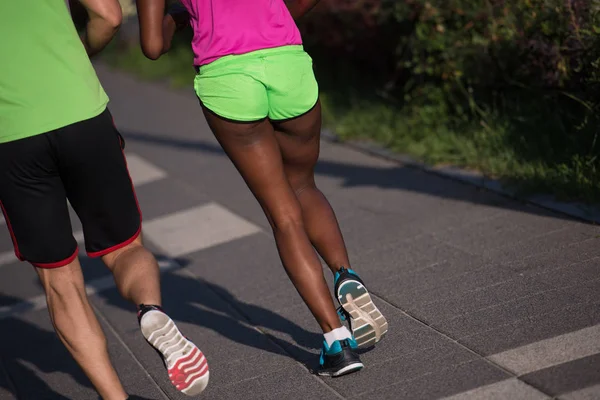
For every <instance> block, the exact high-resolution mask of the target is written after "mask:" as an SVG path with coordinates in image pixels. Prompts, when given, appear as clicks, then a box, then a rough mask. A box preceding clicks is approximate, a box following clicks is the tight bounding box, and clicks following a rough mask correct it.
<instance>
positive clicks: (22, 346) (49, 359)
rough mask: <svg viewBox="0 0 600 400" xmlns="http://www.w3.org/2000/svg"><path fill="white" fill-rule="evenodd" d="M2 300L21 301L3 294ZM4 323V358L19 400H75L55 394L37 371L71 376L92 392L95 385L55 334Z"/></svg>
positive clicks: (16, 321) (20, 322) (1, 350)
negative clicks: (91, 389)
mask: <svg viewBox="0 0 600 400" xmlns="http://www.w3.org/2000/svg"><path fill="white" fill-rule="evenodd" d="M0 299H1V300H2V302H5V303H15V302H18V301H19V300H18V299H13V298H7V296H6V295H3V294H0ZM1 323H2V331H3V332H5V333H4V334H3V340H0V357H1V358H2V364H3V365H4V367H5V368H6V370H7V371H6V372H7V374H8V377H7V379H10V381H11V382H12V384H13V385H14V386H15V387H16V389H17V392H18V393H15V395H16V396H17V398H19V399H36V400H37V399H40V400H42V399H43V400H72V399H69V398H67V397H65V396H63V395H61V394H59V393H57V392H55V391H54V390H52V389H51V388H50V387H49V386H48V384H47V383H46V382H44V380H43V378H42V377H40V376H38V375H37V372H36V371H35V370H34V368H35V369H37V370H39V371H40V372H42V373H46V374H56V373H59V374H65V375H69V376H71V377H72V378H73V379H74V380H75V381H76V382H77V383H78V384H79V385H81V386H84V387H89V388H92V385H91V383H90V382H89V380H88V379H87V377H86V376H85V375H84V374H83V372H82V371H81V369H80V368H79V366H78V365H77V364H76V363H75V361H74V360H73V358H72V357H71V355H70V354H69V352H68V351H67V349H66V348H65V347H64V346H63V344H62V343H61V342H60V340H59V339H58V337H57V336H56V333H55V332H54V331H47V330H45V329H41V328H39V327H37V326H35V325H33V324H31V323H28V322H26V321H23V320H21V319H19V318H15V317H11V318H6V319H3V320H2V322H1ZM5 335H6V336H5ZM0 374H2V370H0ZM0 378H2V376H1V375H0ZM5 384H7V385H6V386H7V387H5ZM0 385H2V387H4V388H5V389H6V390H8V391H9V392H12V388H11V387H8V386H9V384H8V382H5V381H4V380H2V379H0Z"/></svg>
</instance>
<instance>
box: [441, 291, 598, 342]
mask: <svg viewBox="0 0 600 400" xmlns="http://www.w3.org/2000/svg"><path fill="white" fill-rule="evenodd" d="M589 301H591V300H586V299H581V293H580V288H578V287H569V288H565V289H562V290H550V291H546V292H542V293H539V294H535V295H532V296H529V297H525V298H521V299H517V300H515V301H510V302H507V303H502V304H499V305H496V306H491V307H487V308H483V309H481V310H479V311H476V312H472V313H467V314H463V315H461V316H458V317H455V318H451V319H448V320H442V321H438V322H435V323H434V324H433V325H434V326H435V327H436V328H437V329H440V330H442V331H443V332H445V333H447V334H448V335H450V336H452V337H456V338H460V337H464V336H467V335H473V334H476V333H478V332H483V331H486V330H488V329H490V327H495V326H501V325H505V324H509V323H514V322H516V321H519V320H522V319H528V318H531V317H532V316H535V315H537V316H541V315H545V314H549V313H552V312H555V311H557V310H560V309H563V308H565V307H566V306H567V305H568V306H574V305H576V304H579V303H585V302H589Z"/></svg>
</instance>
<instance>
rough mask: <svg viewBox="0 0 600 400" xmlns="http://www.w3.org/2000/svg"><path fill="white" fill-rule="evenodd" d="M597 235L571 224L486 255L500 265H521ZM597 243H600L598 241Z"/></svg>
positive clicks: (592, 231) (554, 263) (496, 249)
mask: <svg viewBox="0 0 600 400" xmlns="http://www.w3.org/2000/svg"><path fill="white" fill-rule="evenodd" d="M582 228H583V229H582ZM595 235H596V233H594V229H589V228H586V227H582V226H581V225H576V226H573V225H571V224H569V225H568V226H567V227H565V228H561V229H559V230H556V231H552V232H549V233H548V234H543V235H541V236H534V237H532V238H525V240H523V241H521V242H519V243H517V244H516V245H511V246H501V247H498V248H495V249H492V250H490V251H488V252H487V254H486V255H487V257H488V258H489V259H492V260H494V261H496V262H499V263H512V262H517V263H519V262H520V261H522V260H526V259H531V258H533V257H535V256H538V255H542V257H543V255H544V254H547V253H548V252H552V253H554V254H556V252H557V250H558V249H562V248H564V247H568V246H569V245H573V244H577V243H580V242H585V241H586V240H590V239H594V236H595ZM597 242H600V241H598V240H597ZM557 261H558V260H552V261H550V264H551V265H556V263H557Z"/></svg>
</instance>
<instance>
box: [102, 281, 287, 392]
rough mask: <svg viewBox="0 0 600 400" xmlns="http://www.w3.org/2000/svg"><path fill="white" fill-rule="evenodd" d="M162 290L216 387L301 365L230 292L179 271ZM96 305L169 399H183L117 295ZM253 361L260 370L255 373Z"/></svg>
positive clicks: (104, 295)
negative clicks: (247, 316)
mask: <svg viewBox="0 0 600 400" xmlns="http://www.w3.org/2000/svg"><path fill="white" fill-rule="evenodd" d="M162 290H163V305H164V307H165V310H166V311H167V312H168V313H169V315H170V316H171V317H172V318H173V319H174V320H175V321H176V322H177V324H178V326H179V328H180V329H181V330H182V332H184V334H185V335H186V336H187V337H189V338H190V339H191V340H192V341H194V342H195V343H196V344H197V345H198V346H199V347H200V349H201V350H202V351H203V352H204V354H205V355H206V357H207V359H208V363H209V368H210V371H211V378H210V382H211V383H209V385H210V386H211V387H212V386H215V387H219V386H221V385H223V384H226V383H234V382H241V381H245V380H248V379H252V378H254V377H256V376H259V375H261V374H264V373H267V372H269V371H276V370H281V369H283V368H287V367H290V366H293V365H296V364H297V362H296V361H294V360H293V359H292V358H291V357H290V356H289V355H287V354H286V353H285V352H284V351H283V350H282V349H281V348H280V347H278V346H277V345H275V344H274V343H273V342H272V341H271V340H270V339H269V338H268V337H267V336H265V335H264V334H262V333H261V332H260V331H258V330H257V329H256V328H255V327H254V326H253V325H252V324H251V323H249V322H248V321H247V320H246V319H245V318H244V317H243V316H242V315H241V314H239V312H238V311H237V310H236V309H235V308H234V307H232V305H231V304H230V303H229V302H228V301H226V300H224V297H225V298H228V297H229V299H228V300H231V297H230V296H231V295H229V294H227V290H226V289H224V288H217V287H216V286H215V285H209V284H204V283H202V282H200V281H197V280H196V279H194V277H193V276H190V274H189V273H187V272H186V271H184V270H179V271H175V272H173V273H166V274H164V275H163V276H162ZM94 304H96V305H97V307H98V308H99V309H100V310H101V312H102V313H103V314H104V315H106V316H107V318H108V319H109V320H110V321H111V323H112V324H113V326H114V327H115V329H116V330H117V331H118V332H119V334H120V336H121V337H122V338H123V340H124V341H125V343H127V345H128V346H129V348H130V349H131V350H132V351H133V353H134V354H136V357H138V359H139V360H140V362H141V363H142V365H143V366H144V367H145V368H146V369H147V371H148V373H149V374H150V375H151V376H152V377H153V379H155V380H156V381H157V382H158V383H159V384H160V386H161V387H162V388H163V389H164V390H165V391H166V392H167V393H168V394H169V396H170V397H172V398H175V399H178V398H184V397H182V396H181V395H179V394H178V393H176V391H175V389H174V388H172V387H171V385H170V383H169V382H168V380H167V376H166V373H165V370H164V367H163V366H162V363H161V362H160V360H159V359H158V357H157V356H156V354H155V353H154V351H153V350H152V349H151V348H150V347H149V346H148V345H147V344H146V343H145V341H144V340H143V338H142V337H141V334H140V333H139V328H138V325H137V320H136V319H135V315H134V314H133V312H132V311H131V309H129V306H128V305H127V304H126V303H125V302H124V301H122V300H121V299H120V297H119V296H118V294H117V293H116V291H114V290H113V291H107V292H103V293H102V294H101V295H98V296H96V297H95V299H94ZM253 362H257V363H258V364H260V365H261V367H260V368H257V367H256V366H254V368H252V367H251V366H252V365H253V364H252V363H253ZM234 367H235V368H234Z"/></svg>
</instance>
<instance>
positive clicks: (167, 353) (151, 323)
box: [140, 311, 210, 396]
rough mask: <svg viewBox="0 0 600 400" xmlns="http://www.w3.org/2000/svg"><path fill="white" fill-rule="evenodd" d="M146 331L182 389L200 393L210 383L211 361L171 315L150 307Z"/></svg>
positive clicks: (189, 393)
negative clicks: (209, 368) (209, 365)
mask: <svg viewBox="0 0 600 400" xmlns="http://www.w3.org/2000/svg"><path fill="white" fill-rule="evenodd" d="M140 325H141V328H142V334H143V335H144V337H145V338H146V340H147V341H148V343H150V345H152V347H154V348H155V349H156V350H157V351H158V352H159V353H160V354H161V355H162V356H163V360H164V362H165V366H166V368H167V371H168V374H169V380H170V381H171V383H172V384H173V386H175V388H177V390H179V391H180V392H182V393H184V394H186V395H188V396H196V395H198V394H200V393H202V391H204V389H206V386H207V385H208V378H209V375H210V374H209V372H208V363H207V361H206V357H204V354H202V352H201V351H200V349H198V347H197V346H196V345H195V344H194V343H192V342H190V341H189V340H188V339H187V338H186V337H185V336H183V335H182V334H181V332H180V331H179V329H178V328H177V326H176V325H175V323H174V322H173V320H172V319H171V318H169V316H168V315H167V314H165V313H163V312H160V311H149V312H148V313H146V314H145V315H144V316H143V317H142V320H141V323H140Z"/></svg>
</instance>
